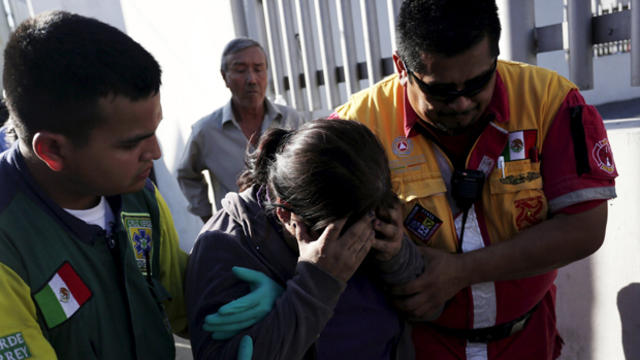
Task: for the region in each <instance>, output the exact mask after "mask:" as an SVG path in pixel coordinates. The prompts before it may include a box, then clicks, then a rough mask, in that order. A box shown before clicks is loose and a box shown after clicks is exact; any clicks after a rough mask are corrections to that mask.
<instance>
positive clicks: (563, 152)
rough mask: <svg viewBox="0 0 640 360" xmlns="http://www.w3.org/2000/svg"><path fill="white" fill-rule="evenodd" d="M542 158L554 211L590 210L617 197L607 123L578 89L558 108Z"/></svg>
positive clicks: (572, 91) (543, 174) (551, 206)
mask: <svg viewBox="0 0 640 360" xmlns="http://www.w3.org/2000/svg"><path fill="white" fill-rule="evenodd" d="M540 161H541V172H542V179H543V182H544V192H545V195H546V196H547V199H549V207H550V209H551V212H552V213H557V212H565V213H578V212H581V211H586V210H588V209H591V208H593V207H595V206H597V205H598V204H600V203H601V202H602V201H606V200H607V199H612V198H614V197H615V196H616V194H615V180H614V179H615V178H616V176H618V173H617V171H616V166H615V163H614V161H613V155H612V153H611V146H610V144H609V139H608V138H607V132H606V130H605V127H604V123H603V122H602V118H601V117H600V114H598V111H597V110H596V109H595V107H593V106H591V105H587V104H585V101H584V99H583V98H582V95H580V93H579V92H578V90H571V91H570V92H569V93H568V94H567V96H566V98H565V100H564V102H563V103H562V105H561V106H560V108H559V109H558V112H557V114H556V117H555V119H554V121H553V123H552V124H551V127H550V128H549V131H548V132H547V135H546V138H545V139H544V144H543V148H542V156H541V159H540Z"/></svg>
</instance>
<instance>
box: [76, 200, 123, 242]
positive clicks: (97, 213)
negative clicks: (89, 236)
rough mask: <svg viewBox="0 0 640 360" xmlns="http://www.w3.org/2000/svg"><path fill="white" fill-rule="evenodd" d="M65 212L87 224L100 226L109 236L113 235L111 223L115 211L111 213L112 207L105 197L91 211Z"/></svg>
mask: <svg viewBox="0 0 640 360" xmlns="http://www.w3.org/2000/svg"><path fill="white" fill-rule="evenodd" d="M64 210H65V211H66V212H68V213H69V214H71V215H73V216H75V217H77V218H78V219H80V220H82V221H84V222H86V223H87V224H91V225H98V226H100V227H101V228H102V229H104V230H105V231H106V232H107V234H110V233H111V226H110V225H109V223H111V222H113V219H114V217H113V211H111V207H110V206H109V203H108V202H107V199H106V198H105V197H104V196H102V197H101V198H100V203H99V204H98V205H96V206H94V207H92V208H90V209H84V210H72V209H64Z"/></svg>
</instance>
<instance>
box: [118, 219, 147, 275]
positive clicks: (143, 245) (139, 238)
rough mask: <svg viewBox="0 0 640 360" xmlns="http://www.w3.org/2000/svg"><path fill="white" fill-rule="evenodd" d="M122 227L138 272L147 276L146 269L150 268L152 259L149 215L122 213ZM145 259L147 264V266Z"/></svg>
mask: <svg viewBox="0 0 640 360" xmlns="http://www.w3.org/2000/svg"><path fill="white" fill-rule="evenodd" d="M122 225H123V226H124V228H125V231H126V232H127V236H128V237H129V241H130V242H131V247H132V248H133V253H134V255H135V257H136V264H137V265H138V270H140V272H141V273H142V275H144V276H147V267H148V268H149V269H150V268H151V261H152V259H153V256H152V255H153V246H152V245H153V237H152V234H151V232H152V230H153V225H152V223H151V215H149V214H148V213H127V212H122ZM147 259H148V261H149V264H148V266H147Z"/></svg>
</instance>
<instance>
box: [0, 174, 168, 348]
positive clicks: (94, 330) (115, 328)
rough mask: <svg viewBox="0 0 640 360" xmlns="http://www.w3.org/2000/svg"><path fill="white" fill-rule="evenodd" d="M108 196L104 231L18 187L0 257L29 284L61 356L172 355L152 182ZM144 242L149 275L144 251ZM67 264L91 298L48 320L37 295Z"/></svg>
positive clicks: (0, 238)
mask: <svg viewBox="0 0 640 360" xmlns="http://www.w3.org/2000/svg"><path fill="white" fill-rule="evenodd" d="M109 200H110V201H109V202H110V205H111V208H112V209H113V210H114V215H115V217H116V223H115V224H114V227H113V232H112V235H111V236H106V233H105V232H104V231H103V230H101V229H99V228H98V227H97V226H89V225H87V224H86V223H84V222H82V221H80V220H78V219H77V218H74V217H72V216H71V215H69V214H67V213H66V212H65V211H64V210H62V209H60V208H59V207H57V206H56V205H54V204H52V203H51V202H50V201H49V200H43V199H41V198H40V195H39V194H36V193H29V192H18V193H17V194H16V195H15V196H14V197H13V199H12V201H11V202H10V203H9V204H8V206H7V207H5V208H4V210H3V211H2V213H1V214H0V229H2V232H3V234H1V235H0V262H2V263H4V264H6V265H7V266H9V267H10V268H12V269H13V270H14V271H15V272H16V273H17V274H18V275H19V276H20V277H21V278H22V279H23V281H24V282H25V283H26V284H27V285H28V286H29V288H30V289H31V295H32V299H33V300H34V303H35V304H36V308H37V314H38V322H39V324H40V327H41V329H42V333H43V334H44V336H45V337H46V338H47V340H48V341H49V342H50V343H51V344H52V346H53V347H54V348H55V350H56V354H57V356H58V357H59V358H60V359H173V358H174V357H175V348H174V341H173V336H172V334H171V331H170V329H169V325H168V321H167V320H166V315H165V312H164V309H163V307H162V304H161V301H163V300H166V299H167V297H168V293H167V291H166V290H165V289H164V288H163V287H162V285H161V284H160V282H159V281H158V280H156V277H157V276H158V273H159V269H158V268H157V264H158V263H159V261H158V258H159V254H158V253H159V251H158V249H160V243H159V242H160V239H161V234H160V227H159V225H158V224H159V223H158V218H159V210H158V204H157V202H156V198H155V194H154V188H153V185H152V184H151V183H147V186H146V187H145V189H144V190H142V191H139V192H137V193H134V194H128V195H123V196H117V197H114V198H111V199H109ZM118 202H121V204H117V203H118ZM149 240H151V249H152V250H151V253H150V256H149V259H150V263H151V264H150V268H151V273H152V276H151V278H149V277H147V276H145V275H146V268H147V267H146V264H145V260H144V252H143V251H141V249H142V250H144V248H145V246H146V245H147V243H148V241H149ZM136 245H137V248H138V249H137V250H136ZM110 246H113V249H110ZM141 255H142V256H141ZM65 262H68V264H69V265H70V266H71V268H72V269H73V271H74V272H75V273H76V274H77V276H78V277H79V279H80V281H81V282H82V283H83V284H84V285H85V286H86V288H88V290H89V292H90V297H89V298H88V299H87V300H86V302H84V303H83V304H81V305H80V307H79V308H78V309H77V311H75V312H74V313H72V314H71V315H70V316H69V317H68V318H67V319H66V320H63V321H61V322H59V321H54V322H51V321H49V322H48V321H47V315H48V314H47V311H48V310H47V309H46V308H44V309H43V306H42V304H41V303H39V302H38V301H37V299H36V298H37V294H39V293H41V291H43V289H45V288H46V287H47V285H48V283H49V281H50V280H51V279H52V278H53V276H54V275H56V273H57V272H58V271H59V270H60V268H61V267H62V266H63V264H64V263H65ZM55 295H56V296H62V295H64V294H55ZM60 299H61V301H64V299H63V298H60ZM49 319H51V317H50V316H49ZM132 354H135V356H132Z"/></svg>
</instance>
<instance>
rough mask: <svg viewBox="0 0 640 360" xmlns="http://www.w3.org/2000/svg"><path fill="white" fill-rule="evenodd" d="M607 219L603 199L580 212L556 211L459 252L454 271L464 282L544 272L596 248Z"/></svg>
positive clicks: (497, 279)
mask: <svg viewBox="0 0 640 360" xmlns="http://www.w3.org/2000/svg"><path fill="white" fill-rule="evenodd" d="M606 223H607V203H606V202H605V203H603V204H601V205H599V206H597V207H595V208H593V209H591V210H588V211H585V212H583V213H579V214H574V215H564V214H560V215H557V216H555V217H554V218H552V219H549V220H547V221H544V222H542V223H540V224H538V225H535V226H532V227H531V228H528V229H526V230H524V231H522V232H520V233H518V234H516V235H515V236H514V237H513V238H512V239H510V240H507V241H504V242H500V243H498V244H495V245H492V246H489V247H486V248H483V249H480V250H477V251H471V252H468V253H465V254H462V255H460V256H459V258H458V267H457V268H458V272H457V273H458V274H459V276H460V278H461V279H462V280H461V281H462V282H463V283H464V286H469V285H472V284H476V283H481V282H486V281H501V280H511V279H519V278H525V277H530V276H534V275H539V274H543V273H546V272H548V271H551V270H553V269H557V268H559V267H561V266H564V265H566V264H569V263H571V262H573V261H576V260H580V259H582V258H584V257H586V256H589V255H590V254H592V253H593V252H595V251H596V250H597V249H598V248H599V247H600V246H601V245H602V242H603V240H604V235H605V229H606Z"/></svg>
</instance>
